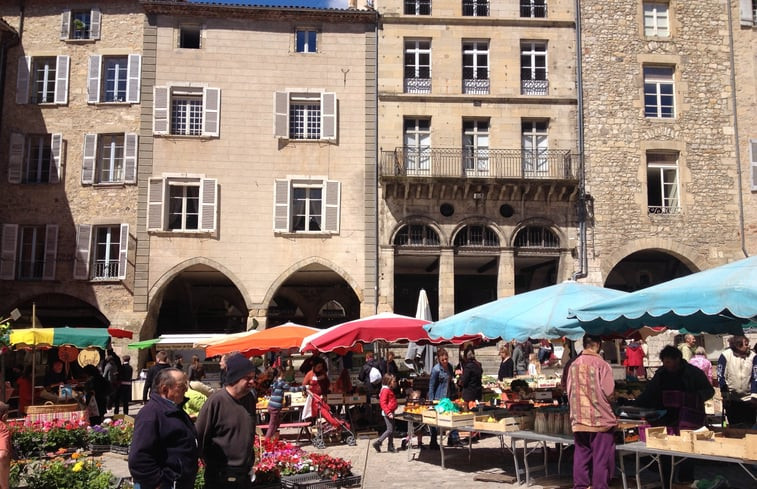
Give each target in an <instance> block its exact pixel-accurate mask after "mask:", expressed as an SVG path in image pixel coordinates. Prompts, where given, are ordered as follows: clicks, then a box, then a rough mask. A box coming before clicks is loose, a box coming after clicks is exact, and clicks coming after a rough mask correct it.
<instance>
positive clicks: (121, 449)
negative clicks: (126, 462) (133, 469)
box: [110, 445, 129, 455]
mask: <svg viewBox="0 0 757 489" xmlns="http://www.w3.org/2000/svg"><path fill="white" fill-rule="evenodd" d="M110 451H111V452H113V453H119V454H121V455H129V447H122V446H121V445H111V446H110Z"/></svg>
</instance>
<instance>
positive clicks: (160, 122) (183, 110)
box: [153, 87, 221, 137]
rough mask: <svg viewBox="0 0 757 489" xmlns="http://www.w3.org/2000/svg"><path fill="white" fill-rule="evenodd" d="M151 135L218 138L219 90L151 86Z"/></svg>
mask: <svg viewBox="0 0 757 489" xmlns="http://www.w3.org/2000/svg"><path fill="white" fill-rule="evenodd" d="M153 100H154V102H153V103H154V108H153V133H154V134H156V135H169V134H170V135H176V136H203V137H218V135H219V130H220V123H221V120H220V115H221V90H220V89H218V88H209V87H204V88H200V87H155V88H154V97H153Z"/></svg>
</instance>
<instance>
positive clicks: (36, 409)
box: [26, 401, 81, 414]
mask: <svg viewBox="0 0 757 489" xmlns="http://www.w3.org/2000/svg"><path fill="white" fill-rule="evenodd" d="M80 409H81V407H80V406H79V405H78V404H76V403H73V404H53V403H52V402H50V401H47V402H46V403H45V404H36V405H32V406H26V414H50V413H70V412H73V411H79V410H80Z"/></svg>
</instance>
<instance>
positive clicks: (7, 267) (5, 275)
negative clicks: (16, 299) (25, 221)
mask: <svg viewBox="0 0 757 489" xmlns="http://www.w3.org/2000/svg"><path fill="white" fill-rule="evenodd" d="M17 240H18V224H3V238H2V246H1V248H2V249H1V250H0V280H13V279H15V278H16V241H17Z"/></svg>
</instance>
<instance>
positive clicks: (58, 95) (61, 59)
mask: <svg viewBox="0 0 757 489" xmlns="http://www.w3.org/2000/svg"><path fill="white" fill-rule="evenodd" d="M68 61H69V58H68V56H58V57H57V58H56V61H55V103H56V104H63V105H65V104H67V103H68V66H69V62H68Z"/></svg>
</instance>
